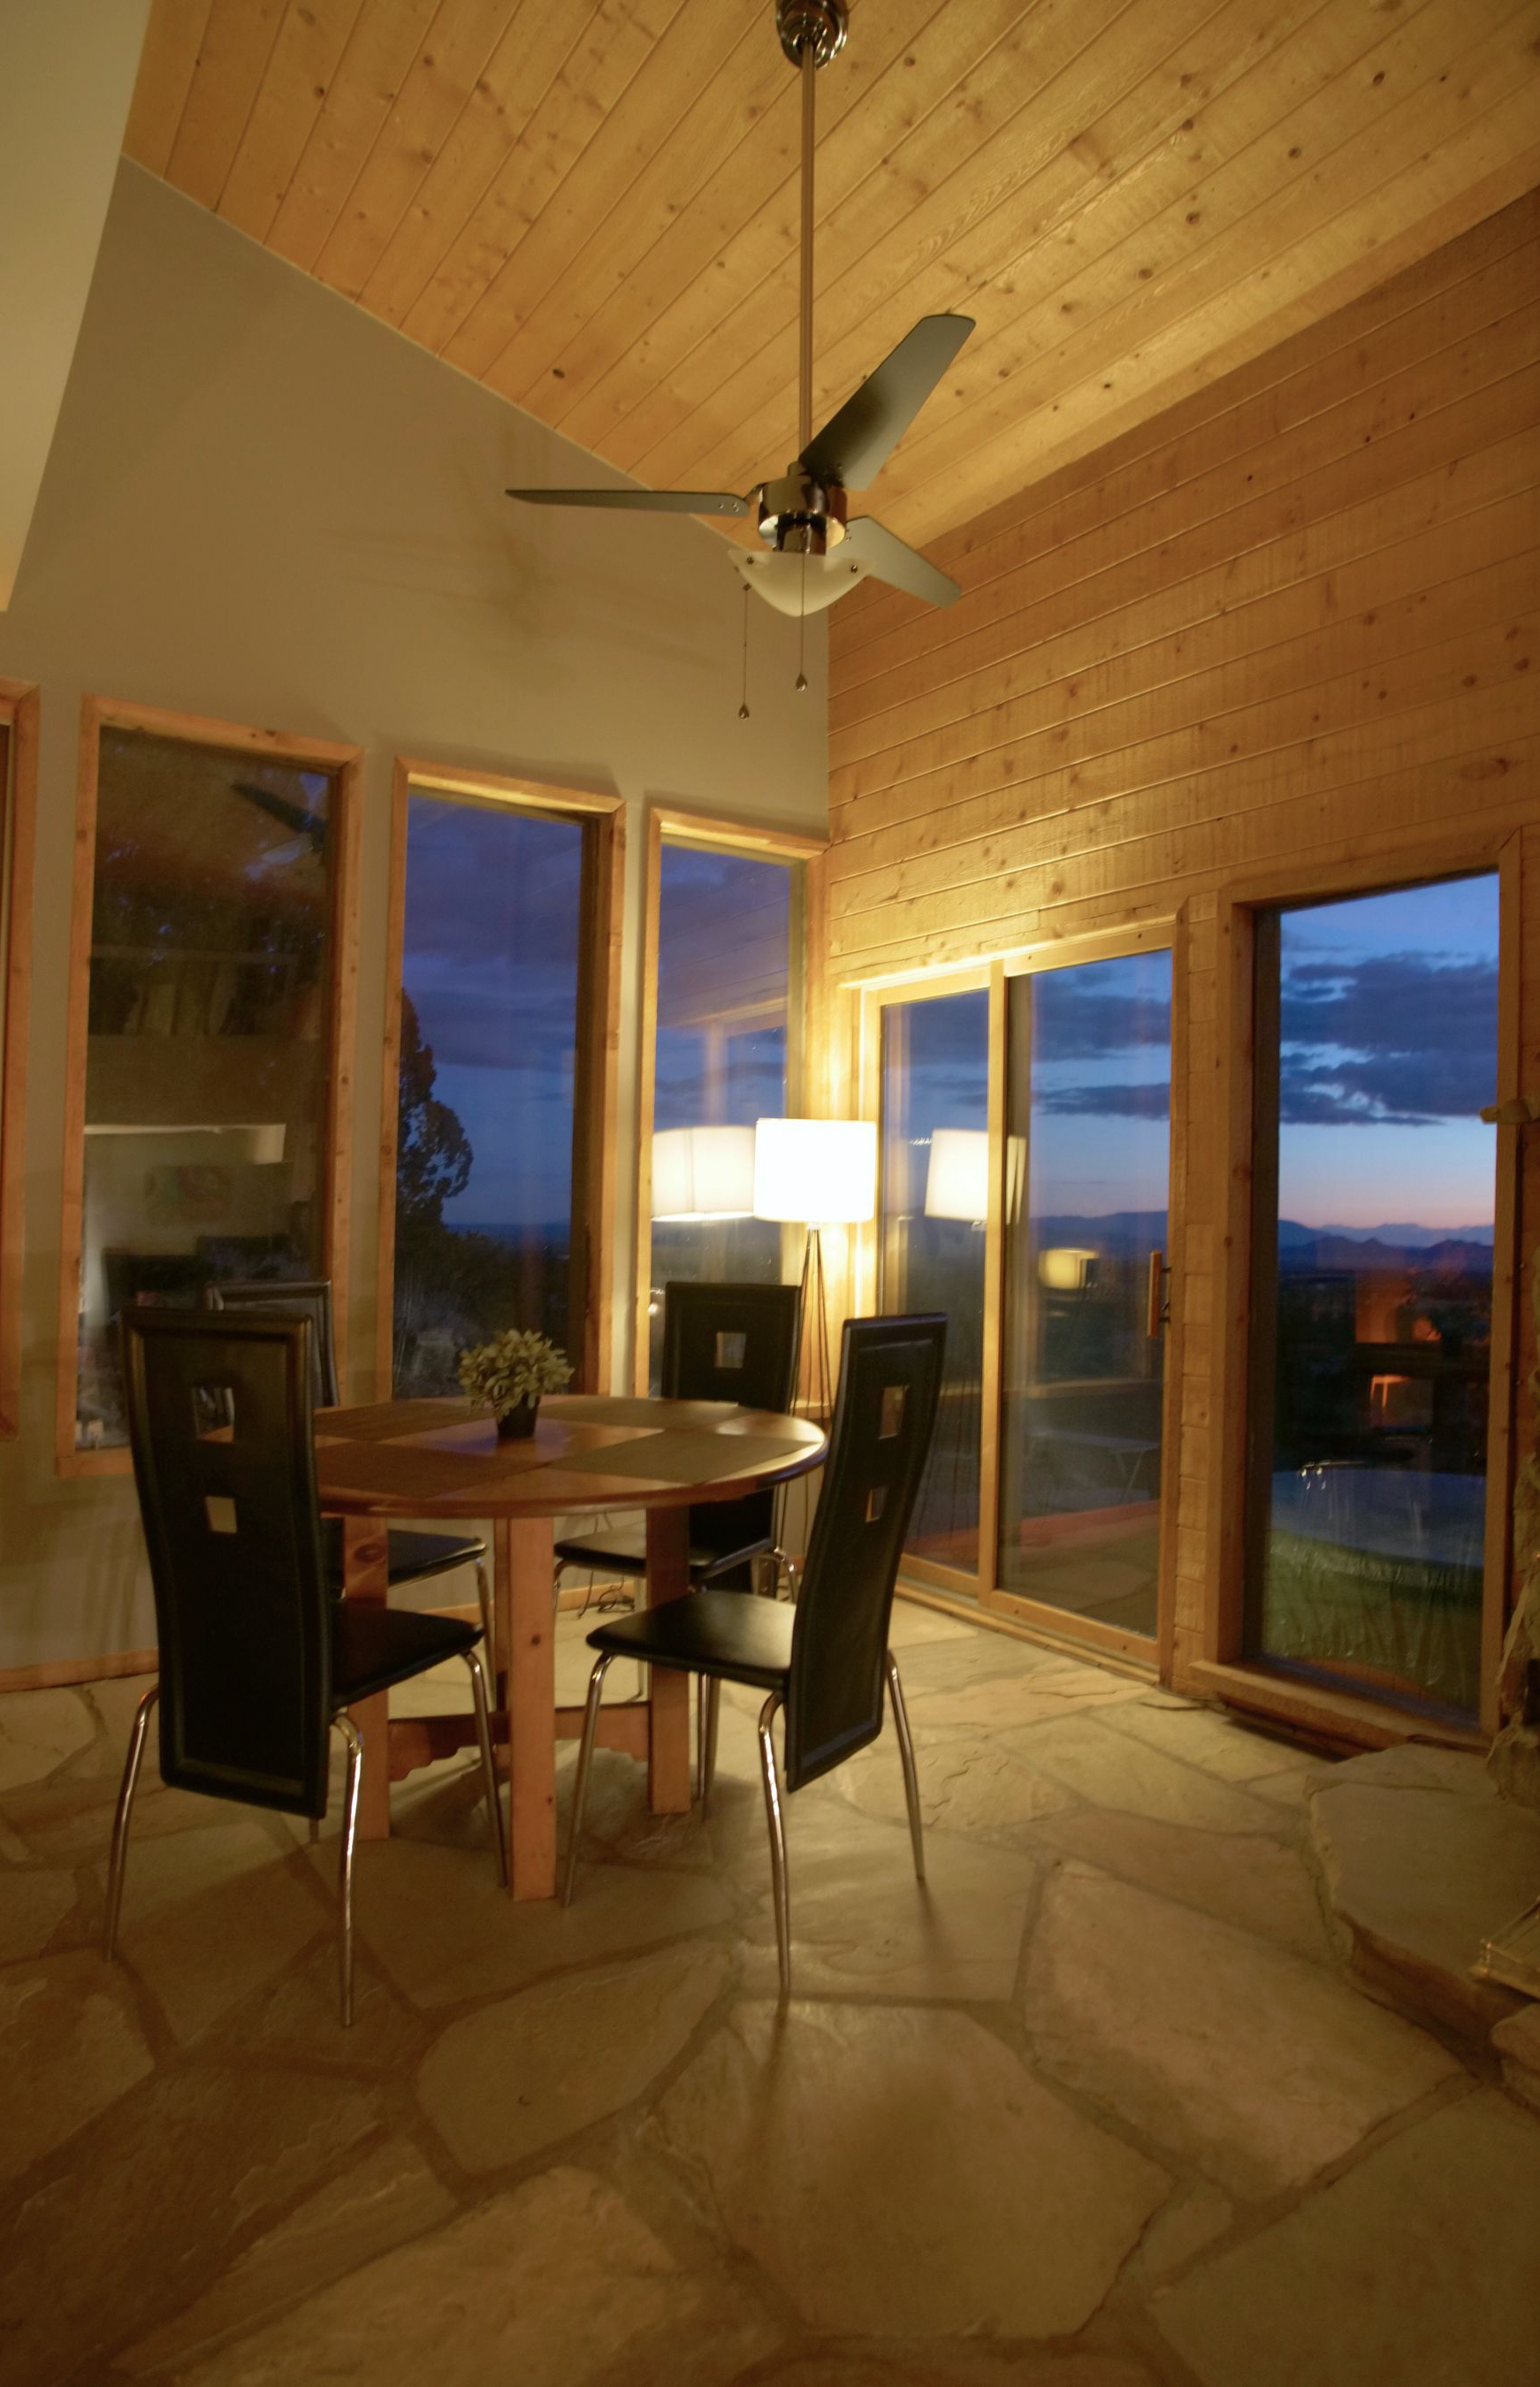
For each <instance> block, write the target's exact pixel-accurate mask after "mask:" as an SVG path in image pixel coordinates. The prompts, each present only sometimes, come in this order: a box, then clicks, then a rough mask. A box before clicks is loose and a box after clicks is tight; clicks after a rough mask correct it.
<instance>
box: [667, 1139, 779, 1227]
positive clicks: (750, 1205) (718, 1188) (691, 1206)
mask: <svg viewBox="0 0 1540 2387" xmlns="http://www.w3.org/2000/svg"><path fill="white" fill-rule="evenodd" d="M753 1215H754V1130H753V1129H752V1128H751V1127H671V1128H664V1129H663V1131H662V1132H661V1133H660V1134H658V1135H655V1136H654V1137H653V1139H652V1216H653V1217H654V1219H662V1220H663V1221H665V1222H670V1221H671V1222H673V1223H675V1224H683V1225H698V1224H699V1223H700V1222H701V1220H703V1219H751V1218H752V1217H753Z"/></svg>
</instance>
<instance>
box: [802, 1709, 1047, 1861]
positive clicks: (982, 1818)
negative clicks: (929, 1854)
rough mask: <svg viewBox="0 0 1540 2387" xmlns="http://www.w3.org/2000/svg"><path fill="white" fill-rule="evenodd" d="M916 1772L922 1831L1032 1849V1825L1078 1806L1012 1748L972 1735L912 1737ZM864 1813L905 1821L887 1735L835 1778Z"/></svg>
mask: <svg viewBox="0 0 1540 2387" xmlns="http://www.w3.org/2000/svg"><path fill="white" fill-rule="evenodd" d="M915 1774H916V1775H917V1776H918V1780H919V1786H920V1813H921V1815H922V1817H923V1818H924V1821H925V1827H926V1829H927V1831H938V1832H961V1833H968V1834H971V1835H973V1836H975V1837H977V1838H979V1839H989V1840H997V1841H999V1842H1000V1843H1001V1844H1002V1845H1003V1846H1004V1847H1007V1848H1029V1847H1031V1845H1032V1841H1033V1832H1032V1826H1033V1825H1035V1824H1036V1823H1038V1822H1039V1821H1040V1819H1041V1817H1042V1816H1044V1815H1055V1814H1057V1813H1058V1812H1060V1811H1061V1809H1063V1808H1066V1807H1071V1806H1073V1805H1074V1804H1075V1794H1074V1792H1073V1791H1071V1790H1068V1789H1067V1788H1066V1787H1065V1786H1064V1784H1063V1783H1062V1782H1055V1781H1054V1779H1053V1778H1052V1777H1051V1776H1050V1775H1048V1774H1043V1773H1041V1772H1039V1771H1038V1770H1037V1769H1036V1768H1035V1767H1034V1766H1033V1765H1031V1764H1030V1763H1029V1762H1028V1760H1027V1759H1026V1758H1025V1757H1023V1756H1021V1755H1019V1754H1018V1753H1017V1751H1016V1749H1007V1748H1004V1747H1002V1746H1001V1745H1000V1743H999V1742H997V1741H991V1740H982V1739H978V1738H976V1737H973V1736H971V1735H968V1736H959V1737H956V1738H949V1739H945V1740H939V1739H937V1738H936V1737H935V1736H934V1734H932V1733H928V1732H926V1731H924V1730H920V1731H917V1732H916V1735H915ZM832 1778H833V1781H834V1784H835V1787H836V1788H837V1789H838V1790H839V1793H840V1795H841V1796H842V1797H843V1798H845V1799H847V1800H849V1801H850V1803H851V1804H852V1806H855V1807H859V1808H860V1809H861V1811H862V1812H863V1813H864V1814H866V1815H877V1816H880V1817H881V1818H882V1819H883V1821H884V1822H886V1823H891V1824H901V1823H905V1822H906V1820H907V1817H908V1812H909V1811H908V1806H907V1803H906V1801H905V1798H904V1790H903V1773H902V1771H901V1769H900V1766H899V1761H898V1750H897V1749H896V1748H895V1747H893V1746H892V1744H891V1742H890V1737H888V1736H887V1735H884V1737H883V1738H882V1739H881V1740H880V1741H879V1742H878V1743H877V1747H876V1748H875V1749H872V1750H871V1751H870V1752H868V1753H866V1754H864V1755H863V1756H861V1757H859V1758H855V1759H852V1762H850V1763H849V1764H848V1765H842V1766H840V1768H839V1772H838V1773H837V1774H835V1775H834V1776H833V1777H832Z"/></svg>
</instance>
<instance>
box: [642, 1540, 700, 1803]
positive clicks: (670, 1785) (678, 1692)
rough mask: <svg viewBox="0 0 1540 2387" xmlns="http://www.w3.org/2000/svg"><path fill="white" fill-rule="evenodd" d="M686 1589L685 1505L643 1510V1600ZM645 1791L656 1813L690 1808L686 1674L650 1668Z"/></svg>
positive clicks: (654, 1602)
mask: <svg viewBox="0 0 1540 2387" xmlns="http://www.w3.org/2000/svg"><path fill="white" fill-rule="evenodd" d="M688 1589H689V1510H688V1509H649V1510H648V1511H647V1604H648V1606H649V1608H658V1607H661V1606H662V1604H663V1601H664V1600H665V1599H682V1598H684V1595H685V1594H686V1592H688ZM648 1793H649V1796H650V1800H651V1804H652V1812H653V1813H654V1814H655V1815H685V1814H688V1812H689V1803H690V1787H689V1676H688V1674H675V1673H673V1672H671V1671H670V1672H667V1673H665V1672H664V1670H663V1667H661V1666H659V1667H654V1669H653V1672H652V1733H651V1738H650V1743H649V1756H648Z"/></svg>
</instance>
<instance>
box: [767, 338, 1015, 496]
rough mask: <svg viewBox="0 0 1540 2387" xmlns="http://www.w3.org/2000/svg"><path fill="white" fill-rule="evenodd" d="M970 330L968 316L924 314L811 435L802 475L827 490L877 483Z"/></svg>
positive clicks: (802, 457)
mask: <svg viewBox="0 0 1540 2387" xmlns="http://www.w3.org/2000/svg"><path fill="white" fill-rule="evenodd" d="M972 329H973V318H972V317H971V316H970V315H922V316H921V317H920V320H919V322H917V323H916V324H915V328H914V330H913V331H912V332H906V333H905V334H904V335H903V339H902V340H901V341H900V342H899V344H898V346H897V347H896V348H895V349H894V350H893V352H892V354H891V356H889V357H884V359H883V360H882V362H881V363H880V364H879V365H878V366H877V371H876V372H875V373H868V374H867V375H866V378H865V381H864V382H863V383H862V385H861V386H860V388H859V389H858V390H856V391H855V392H854V393H853V395H852V397H850V398H846V400H845V403H844V405H843V406H842V407H841V408H840V409H839V413H838V414H835V415H831V416H830V418H829V420H828V422H827V423H825V425H824V427H823V429H822V431H818V432H815V433H814V436H813V437H812V438H811V439H810V440H809V441H808V443H807V446H806V447H805V448H803V450H802V456H801V458H800V459H799V461H800V462H801V464H802V469H803V470H804V472H806V473H807V474H809V475H810V477H811V478H812V479H813V480H814V481H820V482H822V483H823V485H824V486H825V487H827V486H828V484H829V482H830V481H838V482H839V484H840V486H842V487H843V488H847V489H864V488H865V486H866V484H867V482H868V481H872V480H875V479H876V477H877V474H878V473H879V472H880V471H881V470H882V467H883V465H884V464H885V463H886V462H887V461H888V459H889V457H890V455H891V454H892V452H893V449H894V448H896V447H897V446H898V443H899V441H900V440H901V439H902V438H903V435H904V433H905V432H906V431H907V430H908V428H909V425H910V424H911V423H913V421H914V420H915V415H916V414H917V413H918V412H919V410H920V409H921V407H922V406H923V405H924V404H925V401H926V399H927V398H928V397H929V395H930V393H931V391H932V390H933V389H934V388H935V386H936V384H937V383H938V382H939V381H940V377H941V375H942V373H945V371H946V369H947V367H948V365H949V364H950V363H951V362H952V360H953V357H954V356H955V355H956V353H957V351H958V349H959V348H960V347H962V345H963V342H964V341H965V340H966V338H967V335H968V334H969V333H970V332H971V331H972Z"/></svg>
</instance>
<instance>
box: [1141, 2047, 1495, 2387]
mask: <svg viewBox="0 0 1540 2387" xmlns="http://www.w3.org/2000/svg"><path fill="white" fill-rule="evenodd" d="M1537 2214H1540V2128H1536V2126H1535V2124H1534V2122H1533V2121H1532V2120H1531V2119H1530V2118H1529V2116H1528V2115H1524V2114H1521V2113H1520V2112H1518V2111H1517V2110H1516V2109H1515V2108H1514V2107H1513V2106H1512V2105H1510V2104H1509V2103H1508V2102H1507V2100H1506V2099H1504V2098H1502V2097H1500V2096H1498V2095H1496V2093H1494V2092H1490V2091H1483V2092H1479V2093H1477V2094H1475V2095H1472V2096H1469V2097H1465V2098H1462V2099H1461V2100H1460V2102H1459V2103H1458V2104H1455V2105H1452V2106H1449V2107H1446V2108H1445V2110H1444V2111H1443V2112H1441V2113H1437V2114H1433V2115H1430V2116H1429V2118H1428V2119H1426V2120H1425V2121H1422V2122H1420V2123H1418V2124H1417V2125H1416V2126H1415V2127H1413V2128H1408V2129H1407V2130H1404V2131H1402V2132H1400V2133H1399V2134H1398V2135H1397V2136H1395V2138H1393V2139H1391V2140H1390V2141H1388V2142H1387V2143H1385V2144H1384V2145H1382V2146H1380V2147H1377V2148H1376V2149H1375V2150H1374V2152H1373V2153H1371V2154H1370V2155H1368V2156H1366V2157H1365V2159H1364V2161H1363V2162H1362V2163H1360V2164H1357V2165H1356V2166H1354V2168H1353V2169H1352V2170H1351V2171H1349V2172H1347V2173H1345V2174H1344V2177H1343V2178H1342V2179H1336V2180H1333V2181H1332V2183H1331V2185H1330V2186H1328V2187H1325V2188H1322V2189H1319V2190H1318V2191H1316V2193H1315V2194H1314V2195H1312V2196H1307V2197H1306V2199H1305V2200H1304V2202H1303V2203H1302V2204H1299V2205H1297V2206H1296V2207H1295V2209H1294V2211H1293V2212H1291V2213H1288V2214H1286V2215H1285V2216H1284V2217H1283V2218H1282V2219H1281V2220H1280V2221H1277V2222H1275V2223H1273V2225H1272V2226H1271V2227H1270V2228H1269V2229H1264V2230H1262V2231H1261V2232H1260V2233H1259V2234H1258V2235H1257V2236H1256V2237H1255V2238H1251V2239H1248V2240H1247V2241H1246V2242H1244V2243H1243V2244H1242V2245H1239V2246H1236V2247H1233V2248H1231V2250H1230V2251H1229V2252H1227V2253H1225V2254H1219V2255H1217V2256H1216V2257H1215V2258H1214V2259H1213V2260H1212V2261H1209V2262H1206V2263H1201V2264H1199V2265H1198V2266H1197V2267H1196V2268H1195V2269H1194V2270H1193V2271H1192V2272H1191V2273H1190V2274H1189V2275H1188V2277H1187V2278H1186V2279H1185V2280H1182V2281H1181V2282H1180V2285H1179V2286H1177V2287H1175V2288H1173V2289H1170V2290H1169V2291H1168V2292H1166V2293H1165V2294H1163V2295H1161V2296H1158V2297H1157V2298H1156V2299H1155V2305H1154V2307H1153V2310H1154V2313H1155V2318H1156V2320H1157V2321H1158V2324H1159V2326H1160V2329H1161V2330H1162V2331H1163V2333H1164V2334H1165V2336H1166V2338H1167V2340H1168V2343H1170V2344H1171V2345H1172V2346H1173V2347H1174V2348H1175V2349H1176V2351H1177V2353H1178V2354H1179V2355H1180V2356H1181V2358H1182V2359H1183V2360H1184V2361H1185V2362H1186V2363H1187V2364H1188V2365H1189V2367H1190V2368H1191V2369H1192V2371H1193V2375H1194V2376H1195V2377H1196V2378H1197V2379H1198V2380H1199V2381H1202V2382H1203V2387H1302V2382H1304V2381H1308V2382H1309V2387H1366V2382H1368V2381H1383V2382H1384V2387H1402V2382H1405V2387H1477V2382H1484V2381H1499V2380H1511V2381H1515V2382H1517V2381H1519V2380H1521V2379H1533V2378H1534V2370H1535V2348H1536V2346H1537V2345H1540V2265H1537V2264H1536V2261H1535V2254H1534V2241H1535V2217H1536V2215H1537Z"/></svg>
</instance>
